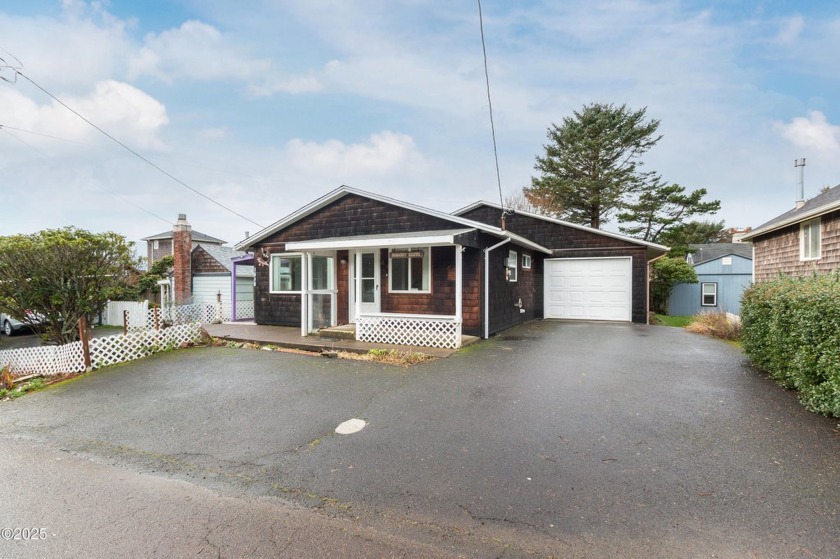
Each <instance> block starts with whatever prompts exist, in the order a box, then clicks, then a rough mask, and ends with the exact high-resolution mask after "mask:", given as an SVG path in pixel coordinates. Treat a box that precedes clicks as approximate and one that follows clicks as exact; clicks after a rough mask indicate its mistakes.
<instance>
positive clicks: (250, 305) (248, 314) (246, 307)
mask: <svg viewBox="0 0 840 559" xmlns="http://www.w3.org/2000/svg"><path fill="white" fill-rule="evenodd" d="M246 318H254V302H253V301H237V302H236V320H243V319H246Z"/></svg>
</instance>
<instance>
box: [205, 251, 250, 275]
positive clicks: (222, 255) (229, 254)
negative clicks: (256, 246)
mask: <svg viewBox="0 0 840 559" xmlns="http://www.w3.org/2000/svg"><path fill="white" fill-rule="evenodd" d="M199 247H201V249H202V250H204V252H206V253H207V254H209V255H210V256H211V257H212V258H213V260H215V261H216V262H218V263H219V264H221V265H222V266H223V267H224V268H225V269H226V270H227V271H228V272H231V271H232V270H233V264H232V263H231V259H232V258H236V257H241V256H246V255H248V253H247V252H242V251H241V250H234V249H232V248H230V247H226V246H220V245H217V244H204V243H199V244H197V245H196V246H195V247H194V248H193V251H195V250H196V249H198V248H199ZM253 275H254V267H253V266H243V265H241V264H239V265H237V266H236V277H242V276H245V277H253Z"/></svg>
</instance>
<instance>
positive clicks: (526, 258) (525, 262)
mask: <svg viewBox="0 0 840 559" xmlns="http://www.w3.org/2000/svg"><path fill="white" fill-rule="evenodd" d="M522 269H523V270H530V269H531V255H530V254H523V255H522Z"/></svg>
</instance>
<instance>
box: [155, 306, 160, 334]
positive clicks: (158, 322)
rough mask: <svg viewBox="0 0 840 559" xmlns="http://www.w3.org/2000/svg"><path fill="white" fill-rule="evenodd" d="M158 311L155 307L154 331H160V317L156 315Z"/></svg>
mask: <svg viewBox="0 0 840 559" xmlns="http://www.w3.org/2000/svg"><path fill="white" fill-rule="evenodd" d="M159 310H160V309H159V308H158V307H155V330H160V316H159V315H158V311H159Z"/></svg>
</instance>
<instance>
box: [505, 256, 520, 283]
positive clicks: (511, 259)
mask: <svg viewBox="0 0 840 559" xmlns="http://www.w3.org/2000/svg"><path fill="white" fill-rule="evenodd" d="M506 264H507V269H508V281H510V282H514V281H516V280H517V279H519V274H518V271H519V255H518V254H517V253H516V251H515V250H509V251H508V257H507V262H506Z"/></svg>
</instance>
